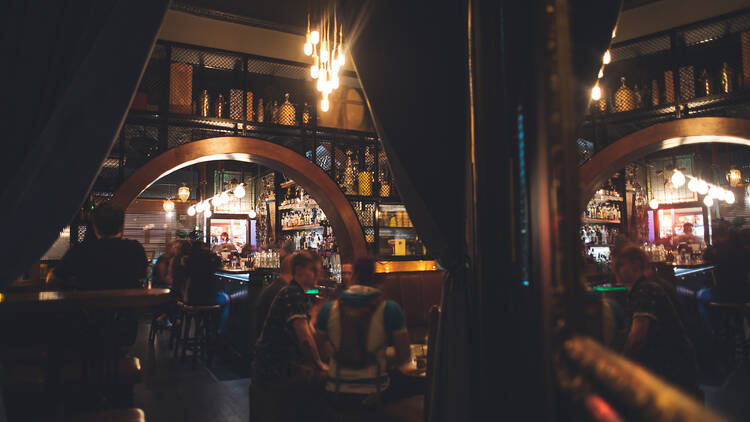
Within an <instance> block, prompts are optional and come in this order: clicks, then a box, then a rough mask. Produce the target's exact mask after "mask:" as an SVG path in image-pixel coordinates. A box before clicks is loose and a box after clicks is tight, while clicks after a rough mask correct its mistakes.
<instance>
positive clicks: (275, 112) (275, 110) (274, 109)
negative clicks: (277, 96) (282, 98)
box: [271, 100, 279, 124]
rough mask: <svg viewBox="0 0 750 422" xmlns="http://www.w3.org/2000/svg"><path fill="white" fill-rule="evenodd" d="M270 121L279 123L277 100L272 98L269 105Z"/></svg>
mask: <svg viewBox="0 0 750 422" xmlns="http://www.w3.org/2000/svg"><path fill="white" fill-rule="evenodd" d="M271 123H274V124H279V102H278V101H276V100H273V105H272V106H271Z"/></svg>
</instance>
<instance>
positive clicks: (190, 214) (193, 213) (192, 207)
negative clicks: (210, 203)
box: [187, 206, 195, 217]
mask: <svg viewBox="0 0 750 422" xmlns="http://www.w3.org/2000/svg"><path fill="white" fill-rule="evenodd" d="M187 215H189V216H191V217H192V216H194V215H195V207H194V206H190V207H188V209H187Z"/></svg>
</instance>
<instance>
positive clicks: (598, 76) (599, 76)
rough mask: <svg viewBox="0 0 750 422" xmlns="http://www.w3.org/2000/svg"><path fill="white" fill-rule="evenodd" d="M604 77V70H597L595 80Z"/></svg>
mask: <svg viewBox="0 0 750 422" xmlns="http://www.w3.org/2000/svg"><path fill="white" fill-rule="evenodd" d="M603 77H604V68H601V69H599V74H598V75H597V76H596V78H597V79H601V78H603Z"/></svg>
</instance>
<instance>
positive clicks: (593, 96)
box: [591, 84, 602, 101]
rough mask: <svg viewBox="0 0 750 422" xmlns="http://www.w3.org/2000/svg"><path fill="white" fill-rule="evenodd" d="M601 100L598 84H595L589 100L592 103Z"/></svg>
mask: <svg viewBox="0 0 750 422" xmlns="http://www.w3.org/2000/svg"><path fill="white" fill-rule="evenodd" d="M601 98H602V89H601V88H599V84H596V85H594V87H593V88H592V89H591V99H592V100H594V101H599V100H600V99H601Z"/></svg>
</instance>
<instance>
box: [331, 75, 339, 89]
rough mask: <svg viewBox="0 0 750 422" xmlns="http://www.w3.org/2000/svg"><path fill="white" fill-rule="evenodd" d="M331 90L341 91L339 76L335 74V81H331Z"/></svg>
mask: <svg viewBox="0 0 750 422" xmlns="http://www.w3.org/2000/svg"><path fill="white" fill-rule="evenodd" d="M331 88H333V89H339V75H337V74H335V73H334V74H333V79H332V80H331Z"/></svg>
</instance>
